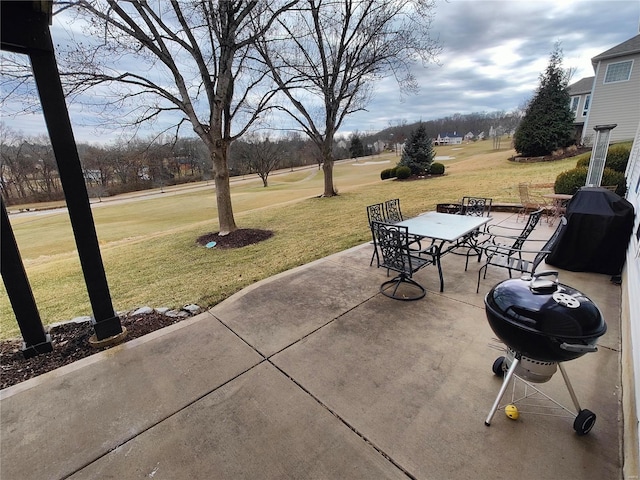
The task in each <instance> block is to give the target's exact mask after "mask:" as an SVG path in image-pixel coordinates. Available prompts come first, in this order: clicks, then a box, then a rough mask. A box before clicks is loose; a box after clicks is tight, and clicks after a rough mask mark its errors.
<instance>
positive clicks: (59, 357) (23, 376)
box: [0, 228, 273, 389]
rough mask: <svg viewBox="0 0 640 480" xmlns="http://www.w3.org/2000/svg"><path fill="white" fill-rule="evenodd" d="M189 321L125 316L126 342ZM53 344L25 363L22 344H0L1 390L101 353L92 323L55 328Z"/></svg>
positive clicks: (229, 243)
mask: <svg viewBox="0 0 640 480" xmlns="http://www.w3.org/2000/svg"><path fill="white" fill-rule="evenodd" d="M272 236H273V232H272V231H270V230H258V229H252V228H244V229H243V228H240V229H237V230H234V231H233V232H231V233H229V234H228V235H222V236H221V235H219V234H218V233H207V234H205V235H202V236H200V237H198V238H197V239H196V242H197V243H198V244H199V245H202V246H205V245H206V244H207V243H209V242H212V241H214V242H216V246H215V248H221V249H226V248H240V247H244V246H247V245H251V244H254V243H258V242H261V241H263V240H266V239H268V238H271V237H272ZM184 318H185V317H169V316H166V315H163V314H161V313H157V312H153V313H145V314H139V315H129V316H121V317H120V321H121V324H122V325H123V326H124V327H125V328H126V329H127V336H126V338H125V340H124V341H129V340H133V339H134V338H138V337H141V336H143V335H146V334H147V333H151V332H153V331H155V330H158V329H160V328H164V327H167V326H169V325H172V324H174V323H177V322H179V321H181V320H184ZM49 334H50V335H51V341H52V343H53V352H50V353H46V354H41V355H37V356H35V357H33V358H29V359H25V358H24V356H23V354H22V352H21V348H22V340H21V339H13V340H1V341H0V389H3V388H7V387H10V386H12V385H16V384H18V383H20V382H24V381H25V380H28V379H30V378H33V377H37V376H38V375H42V374H43V373H46V372H49V371H51V370H54V369H56V368H59V367H62V366H64V365H68V364H70V363H73V362H75V361H77V360H80V359H82V358H85V357H88V356H89V355H93V354H94V353H96V352H99V351H100V350H106V349H107V348H110V347H104V348H101V349H97V348H94V347H92V346H91V345H90V344H89V337H91V335H93V334H94V331H93V327H92V326H91V324H90V323H89V322H83V323H73V322H71V323H65V324H62V325H58V326H55V327H53V328H51V330H50V331H49Z"/></svg>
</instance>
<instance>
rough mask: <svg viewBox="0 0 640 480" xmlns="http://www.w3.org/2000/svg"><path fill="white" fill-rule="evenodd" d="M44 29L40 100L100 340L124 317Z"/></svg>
mask: <svg viewBox="0 0 640 480" xmlns="http://www.w3.org/2000/svg"><path fill="white" fill-rule="evenodd" d="M44 30H45V31H44V32H42V38H41V40H42V41H43V45H42V48H41V49H32V50H30V52H29V57H30V59H31V67H32V69H33V75H34V77H35V81H36V85H37V87H38V93H39V94H40V103H41V104H42V111H43V113H44V118H45V122H46V124H47V130H48V131H49V137H50V138H51V146H52V147H53V152H54V154H55V157H56V162H57V164H58V171H59V172H60V181H61V183H62V189H63V190H64V196H65V198H66V200H67V208H68V210H69V217H70V219H71V226H72V228H73V235H74V237H75V239H76V246H77V247H78V255H79V256H80V263H81V265H82V272H83V274H84V279H85V282H86V284H87V291H88V293H89V300H90V301H91V308H92V310H93V316H94V319H95V325H94V328H95V332H96V337H97V339H98V340H104V339H105V338H107V337H111V336H114V335H118V334H120V333H122V326H121V324H120V318H119V317H118V316H117V315H116V314H115V312H114V310H113V304H112V302H111V295H110V293H109V285H108V284H107V277H106V274H105V271H104V265H103V263H102V256H101V254H100V247H99V245H98V236H97V235H96V229H95V225H94V222H93V214H92V213H91V206H90V204H89V195H88V194H87V187H86V185H85V183H84V174H83V172H82V166H81V164H80V157H79V156H78V150H77V148H76V142H75V139H74V137H73V130H72V128H71V120H70V119H69V112H68V111H67V106H66V103H65V99H64V93H63V91H62V84H61V82H60V75H59V73H58V65H57V64H56V59H55V55H54V52H53V42H52V41H51V33H50V31H49V28H48V26H47V28H45V29H44Z"/></svg>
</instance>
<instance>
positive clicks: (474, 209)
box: [449, 197, 493, 272]
mask: <svg viewBox="0 0 640 480" xmlns="http://www.w3.org/2000/svg"><path fill="white" fill-rule="evenodd" d="M492 201H493V200H492V199H491V198H484V197H462V202H461V203H460V210H459V211H458V214H459V215H468V216H473V217H488V216H489V214H490V213H491V203H492ZM485 230H486V227H482V229H478V230H474V231H473V232H471V233H469V234H468V235H465V236H464V237H463V238H461V239H460V240H458V242H457V243H456V245H455V246H454V247H453V248H451V250H449V251H450V253H453V254H454V255H464V256H465V257H467V258H466V259H465V263H464V271H465V272H466V271H467V268H468V266H469V257H478V262H479V261H480V258H481V257H482V246H481V245H480V244H481V241H480V235H481V233H483V232H484V231H485Z"/></svg>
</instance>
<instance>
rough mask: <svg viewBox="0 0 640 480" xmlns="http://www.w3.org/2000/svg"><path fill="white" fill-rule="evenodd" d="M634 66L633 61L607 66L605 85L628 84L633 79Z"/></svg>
mask: <svg viewBox="0 0 640 480" xmlns="http://www.w3.org/2000/svg"><path fill="white" fill-rule="evenodd" d="M632 65H633V60H627V61H626V62H617V63H610V64H609V65H607V73H605V75H604V83H615V82H626V81H627V80H629V78H630V77H631V66H632Z"/></svg>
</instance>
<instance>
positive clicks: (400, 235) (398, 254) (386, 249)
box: [371, 221, 435, 301]
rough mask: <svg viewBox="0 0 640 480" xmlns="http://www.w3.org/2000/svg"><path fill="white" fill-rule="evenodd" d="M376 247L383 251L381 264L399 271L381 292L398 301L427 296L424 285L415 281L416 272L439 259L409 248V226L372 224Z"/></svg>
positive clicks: (381, 252)
mask: <svg viewBox="0 0 640 480" xmlns="http://www.w3.org/2000/svg"><path fill="white" fill-rule="evenodd" d="M371 225H372V227H371V229H372V232H373V238H374V241H375V244H376V245H375V246H376V250H377V249H379V250H380V259H379V265H378V266H380V267H383V268H386V269H387V275H388V273H389V270H393V271H394V272H397V273H398V275H396V276H395V277H394V278H392V279H391V280H387V281H385V282H383V283H382V284H381V285H380V293H382V294H383V295H385V296H387V297H389V298H393V299H396V300H407V301H408V300H419V299H421V298H423V297H424V296H425V295H426V290H425V289H424V287H423V286H422V285H420V284H419V283H418V282H416V281H415V280H413V278H412V277H413V274H414V273H415V272H417V271H418V270H420V269H421V268H423V267H425V266H427V265H431V264H432V263H434V262H435V257H431V258H425V257H422V256H418V255H414V254H413V253H412V252H411V250H410V249H409V230H408V228H407V227H403V226H400V225H394V224H391V223H384V222H376V221H373V222H372V223H371Z"/></svg>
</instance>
